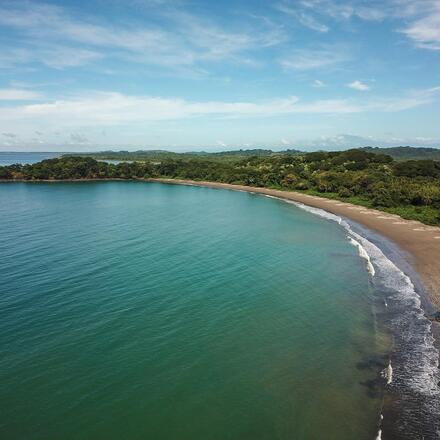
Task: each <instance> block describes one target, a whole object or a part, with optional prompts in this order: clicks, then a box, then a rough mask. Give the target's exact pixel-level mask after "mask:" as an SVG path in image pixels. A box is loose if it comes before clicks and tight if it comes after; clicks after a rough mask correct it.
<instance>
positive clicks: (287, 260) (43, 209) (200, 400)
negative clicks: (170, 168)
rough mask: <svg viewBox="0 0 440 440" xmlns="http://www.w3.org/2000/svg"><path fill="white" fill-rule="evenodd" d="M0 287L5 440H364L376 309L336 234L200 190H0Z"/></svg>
mask: <svg viewBox="0 0 440 440" xmlns="http://www.w3.org/2000/svg"><path fill="white" fill-rule="evenodd" d="M0 280H1V289H0V290H1V293H0V350H1V357H0V408H1V412H0V437H1V438H4V439H61V438H62V439H91V438H93V439H121V438H124V439H170V440H177V439H179V440H180V439H188V440H194V439H203V440H205V439H219V440H225V439H231V440H235V439H240V440H246V439H249V440H250V439H252V440H257V439H268V440H269V439H271V440H272V439H290V440H292V439H293V440H301V439H338V440H344V439H359V440H362V439H371V438H374V437H375V435H376V432H377V422H378V416H379V414H380V406H381V395H380V394H381V393H380V392H378V391H377V390H376V389H374V388H373V387H372V386H371V383H372V381H374V379H375V378H376V377H377V373H378V368H379V367H378V366H377V365H376V363H375V361H374V359H378V358H380V359H381V353H383V350H384V341H383V337H382V336H381V335H380V334H379V333H378V331H377V329H376V324H375V319H374V316H373V310H374V307H373V304H374V296H375V293H374V290H373V287H372V286H371V284H370V282H369V278H368V273H367V270H366V267H365V261H364V260H362V259H360V258H359V256H358V251H357V249H356V248H355V247H354V246H352V245H351V244H350V243H349V241H348V240H347V238H346V233H345V231H344V230H343V229H342V228H341V227H339V226H338V225H337V224H336V223H333V222H329V221H326V220H324V219H322V218H319V217H317V216H314V215H312V214H310V213H307V212H304V211H302V210H300V209H298V208H296V207H294V206H292V205H289V204H286V203H284V202H281V201H278V200H273V199H269V198H265V197H261V196H257V195H252V194H248V193H239V192H233V191H225V190H214V189H208V188H197V187H184V186H174V185H162V184H155V183H148V184H147V183H141V182H100V183H63V184H44V183H40V184H21V183H14V184H3V185H0ZM372 360H373V361H372ZM371 365H373V366H372V367H371Z"/></svg>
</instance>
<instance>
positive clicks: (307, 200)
mask: <svg viewBox="0 0 440 440" xmlns="http://www.w3.org/2000/svg"><path fill="white" fill-rule="evenodd" d="M100 181H103V182H109V181H122V182H123V181H141V182H157V183H166V184H174V185H191V186H201V187H208V188H218V189H229V190H234V191H243V192H249V193H255V194H262V195H266V196H272V197H276V198H279V199H284V200H288V201H292V202H297V203H302V204H304V205H306V206H311V207H313V208H318V209H322V210H324V211H327V212H329V213H331V214H335V215H338V216H342V217H344V218H346V219H348V220H351V221H353V222H355V223H357V224H359V225H361V226H363V227H365V228H367V229H368V230H370V231H372V232H374V233H377V234H378V235H380V236H383V237H385V238H386V239H388V240H390V241H391V242H392V243H394V244H396V245H397V246H398V248H399V249H400V250H402V251H403V255H402V257H403V258H404V259H405V260H406V263H407V264H408V267H412V268H414V269H415V271H416V273H417V274H418V275H420V277H421V280H422V283H423V287H424V290H426V293H427V295H428V299H429V302H430V303H431V304H428V306H431V307H430V308H432V311H435V310H440V227H438V226H428V225H426V224H424V223H421V222H419V221H417V220H406V219H404V218H402V217H400V216H398V215H395V214H389V213H387V212H384V211H380V210H377V209H371V208H365V207H363V206H359V205H354V204H352V203H347V202H342V201H340V200H334V199H328V198H325V197H319V196H312V195H308V194H304V193H300V192H296V191H281V190H277V189H270V188H261V187H253V186H245V185H234V184H229V183H220V182H209V181H197V180H184V179H168V178H147V179H145V178H133V179H122V178H102V179H95V178H91V179H63V180H54V179H51V180H25V179H23V180H21V179H20V180H7V179H0V183H34V184H38V183H80V182H100ZM436 327H438V334H439V335H440V324H439V325H436Z"/></svg>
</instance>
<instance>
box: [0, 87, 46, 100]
mask: <svg viewBox="0 0 440 440" xmlns="http://www.w3.org/2000/svg"><path fill="white" fill-rule="evenodd" d="M41 97H42V96H41V95H40V94H39V93H37V92H33V91H31V90H22V89H0V101H32V100H36V99H40V98H41Z"/></svg>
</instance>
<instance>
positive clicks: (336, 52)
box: [279, 46, 350, 71]
mask: <svg viewBox="0 0 440 440" xmlns="http://www.w3.org/2000/svg"><path fill="white" fill-rule="evenodd" d="M349 58H350V57H349V55H348V54H347V51H346V49H345V48H344V47H341V46H334V47H324V48H322V49H309V50H308V49H301V50H296V51H293V52H292V53H291V54H290V55H289V56H286V57H284V58H282V59H281V60H280V61H279V62H280V64H281V66H282V67H283V68H284V69H286V70H300V71H301V70H304V71H305V70H318V69H323V68H326V69H328V68H334V67H335V66H337V65H338V64H341V63H343V62H345V61H347V60H349Z"/></svg>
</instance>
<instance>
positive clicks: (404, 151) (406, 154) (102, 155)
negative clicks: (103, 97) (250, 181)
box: [73, 146, 440, 162]
mask: <svg viewBox="0 0 440 440" xmlns="http://www.w3.org/2000/svg"><path fill="white" fill-rule="evenodd" d="M358 149H359V150H362V151H366V152H367V153H375V154H387V155H388V156H391V157H392V158H393V159H395V160H409V159H413V160H425V159H426V160H439V161H440V149H437V148H424V147H417V148H416V147H408V146H407V147H389V148H382V147H381V148H379V147H362V148H358ZM320 151H321V150H320ZM304 154H307V152H306V151H301V150H297V149H287V150H282V151H273V150H270V149H265V148H255V149H250V150H243V149H240V150H231V151H221V152H214V153H213V152H207V151H192V152H187V153H175V152H172V151H166V150H137V151H112V150H108V151H100V152H90V153H76V154H75V153H74V154H73V155H75V156H76V155H78V156H84V157H92V158H94V159H96V160H117V161H122V160H124V161H134V160H136V161H145V160H147V161H148V160H153V161H154V160H164V159H182V158H186V159H210V160H218V161H226V162H227V161H235V160H237V159H239V158H243V159H245V158H247V157H249V156H258V157H261V156H263V157H273V156H280V155H282V156H284V155H304Z"/></svg>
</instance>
